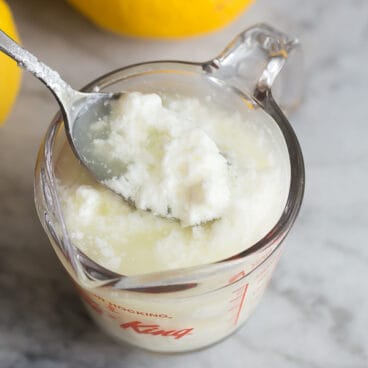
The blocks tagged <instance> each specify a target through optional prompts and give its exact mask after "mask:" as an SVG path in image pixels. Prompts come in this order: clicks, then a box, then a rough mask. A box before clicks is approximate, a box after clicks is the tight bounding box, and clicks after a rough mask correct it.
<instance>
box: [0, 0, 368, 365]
mask: <svg viewBox="0 0 368 368" xmlns="http://www.w3.org/2000/svg"><path fill="white" fill-rule="evenodd" d="M9 3H10V5H11V7H12V8H13V10H14V14H15V17H16V20H17V23H18V26H19V31H20V34H21V37H22V40H23V43H24V45H26V46H27V47H28V48H29V49H31V50H33V51H34V52H35V53H36V54H38V55H39V56H40V57H41V58H43V59H44V60H45V61H46V62H48V63H49V64H50V65H52V66H54V67H55V68H56V69H58V70H60V71H62V74H63V76H64V77H65V78H66V79H67V80H68V81H71V82H73V85H74V86H77V87H80V86H82V85H83V84H85V83H86V82H88V81H89V80H91V79H93V78H94V77H95V76H97V75H100V74H102V73H105V72H107V71H109V70H111V69H114V68H117V67H120V66H123V65H127V64H131V63H134V62H138V61H144V60H148V59H161V58H168V59H170V58H178V59H193V60H204V59H207V58H209V57H211V56H213V55H214V54H216V53H217V52H218V51H220V50H221V49H222V47H223V46H224V44H225V43H226V42H227V41H228V40H229V39H231V38H232V37H233V36H234V35H235V34H236V33H237V32H238V31H240V30H242V29H243V28H245V27H246V26H248V25H251V24H253V23H255V22H257V21H267V22H270V23H271V24H273V25H275V26H277V27H279V28H281V29H284V30H287V31H289V33H294V34H296V35H298V36H299V37H300V38H301V40H302V42H303V45H304V50H305V64H306V66H305V93H304V101H303V103H302V105H301V107H300V109H299V110H298V111H297V113H296V114H294V116H293V117H292V121H293V124H294V127H295V130H296V132H297V134H298V136H299V138H300V142H301V145H302V148H303V151H304V155H305V161H306V173H307V187H306V195H305V201H304V206H303V209H302V212H301V214H300V217H299V219H298V221H297V224H296V225H295V227H294V229H293V231H292V233H291V234H290V236H289V237H288V239H287V243H288V244H287V247H286V251H285V253H284V256H283V258H282V259H281V262H280V264H279V267H278V268H277V271H276V274H275V276H274V278H273V281H272V283H271V286H270V288H269V290H268V292H267V294H266V296H265V297H264V299H263V302H262V303H261V305H260V307H259V308H258V310H257V311H256V313H255V314H254V316H253V317H252V318H251V319H250V321H249V322H248V323H247V324H246V326H245V327H244V328H243V329H241V330H240V331H239V332H238V333H236V334H235V335H233V336H232V337H230V338H229V339H227V340H226V341H224V342H222V343H220V344H218V345H216V346H214V347H211V348H209V349H206V350H203V351H199V352H195V353H190V354H185V355H174V356H162V355H154V354H149V353H145V352H142V351H139V350H136V349H133V348H131V347H126V346H119V345H117V344H115V343H114V342H112V341H111V340H110V339H109V338H108V337H106V336H105V335H103V334H102V333H101V332H100V331H99V330H98V329H97V327H95V326H94V325H93V324H92V323H91V322H90V320H89V318H88V317H87V315H86V313H85V312H84V310H83V307H82V305H81V304H80V302H79V301H78V298H77V296H76V294H75V292H74V291H73V289H72V287H71V284H70V282H69V280H68V279H67V277H66V274H65V273H64V271H63V269H62V267H61V266H60V265H59V262H58V260H57V258H56V256H55V254H54V253H53V251H52V249H51V247H50V246H49V244H48V240H47V239H46V236H45V235H44V233H43V231H42V229H41V226H40V225H39V223H38V220H37V218H36V213H35V210H34V206H33V196H32V175H33V166H34V162H35V158H36V154H37V149H38V145H39V142H40V140H41V138H42V135H43V133H44V131H45V129H46V126H47V124H48V122H49V121H50V119H51V117H52V116H53V114H54V112H55V110H56V108H57V106H56V103H55V102H54V101H53V98H52V97H51V95H50V93H49V92H48V91H47V90H46V89H45V88H44V87H43V86H42V85H41V84H40V83H39V82H38V81H36V80H35V79H33V78H32V77H30V76H28V75H24V79H23V86H22V90H21V93H20V96H19V98H18V101H17V104H16V107H15V109H14V111H13V113H12V115H11V117H10V119H9V121H8V122H7V124H6V126H5V127H3V128H1V129H0V155H1V160H0V203H1V205H0V367H2V368H8V367H9V368H10V367H17V368H18V367H22V368H26V367H27V368H31V367H32V368H43V367H47V368H64V367H73V368H74V367H78V368H83V367H88V368H105V367H106V368H110V367H114V368H115V367H116V368H118V367H132V368H143V367H151V368H155V367H177V368H182V367H193V368H197V367H198V368H199V367H214V368H217V367H224V366H227V367H231V368H240V367H248V366H249V367H254V368H256V367H271V366H272V367H273V368H278V367H283V368H288V367H314V368H317V367H321V368H322V367H323V368H324V367H329V368H332V367H336V368H337V367H339V368H343V367H349V368H364V367H367V366H368V332H367V331H368V330H367V328H368V287H367V281H366V280H367V279H368V248H367V244H366V238H367V235H368V230H367V223H368V213H367V210H366V208H367V204H368V194H367V193H368V191H367V189H366V188H367V184H368V180H367V179H368V145H367V143H366V141H367V138H366V136H367V135H368V123H367V108H366V106H365V104H366V103H365V100H364V98H365V96H366V95H367V91H368V87H367V86H368V69H367V68H366V63H367V62H368V47H367V38H368V3H367V2H366V1H364V0H361V1H358V0H351V1H344V0H336V1H327V0H324V1H321V0H310V1H305V0H294V1H292V0H279V1H273V2H271V1H266V0H257V1H256V4H255V5H254V6H253V7H252V9H251V10H250V11H249V12H247V13H246V14H244V15H243V16H242V17H241V18H240V19H239V20H238V21H237V22H235V23H234V24H232V25H231V26H230V27H228V28H226V29H225V30H223V31H221V32H218V33H216V34H212V35H210V36H207V37H201V38H195V39H191V40H185V41H180V42H157V41H156V42H151V41H142V40H141V41H138V40H135V39H128V38H120V37H117V36H114V35H112V34H108V33H105V32H103V31H100V30H98V29H96V28H95V27H93V26H92V25H90V24H89V23H88V22H87V21H85V20H84V19H83V18H81V17H80V16H79V15H78V14H77V13H75V12H74V11H72V10H71V9H70V8H69V7H68V6H67V5H66V4H65V3H64V2H63V1H60V0H59V1H56V0H54V1H47V0H28V1H25V0H23V1H21V0H12V1H9Z"/></svg>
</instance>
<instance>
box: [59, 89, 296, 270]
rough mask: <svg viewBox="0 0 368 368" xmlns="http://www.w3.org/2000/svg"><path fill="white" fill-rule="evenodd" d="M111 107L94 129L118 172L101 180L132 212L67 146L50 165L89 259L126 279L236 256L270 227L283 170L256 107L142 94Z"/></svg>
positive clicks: (279, 202) (283, 155)
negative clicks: (120, 171) (121, 172)
mask: <svg viewBox="0 0 368 368" xmlns="http://www.w3.org/2000/svg"><path fill="white" fill-rule="evenodd" d="M114 104H115V105H114V108H113V111H112V115H111V118H110V119H109V121H105V120H101V121H98V122H96V123H95V124H94V126H93V129H94V130H95V131H96V132H97V133H99V131H101V137H100V138H96V139H94V141H93V149H94V150H95V152H96V155H100V156H101V155H102V157H106V162H107V163H109V162H114V164H116V162H117V164H118V166H119V167H122V168H124V169H125V172H124V175H122V176H115V177H114V178H113V179H110V180H108V181H107V182H106V184H108V185H109V186H111V187H112V188H113V189H114V190H115V191H116V192H119V193H122V194H123V195H124V196H126V197H129V198H130V199H131V200H132V201H133V202H135V204H136V207H137V209H134V208H133V207H132V206H130V205H129V204H128V203H127V202H126V201H124V200H123V199H122V198H121V197H120V196H118V195H117V194H115V193H113V192H111V191H110V190H108V189H107V188H105V187H103V186H102V185H100V184H98V183H96V182H95V181H94V180H93V179H92V178H91V177H90V176H89V174H88V173H87V172H86V170H85V169H84V168H82V167H81V166H80V165H79V163H78V162H77V161H76V159H75V158H74V156H73V154H72V153H71V151H70V148H69V147H68V146H67V145H66V146H65V148H64V149H63V150H62V152H61V155H60V157H59V162H58V167H57V176H58V178H59V193H60V197H61V204H62V208H63V212H64V217H65V221H66V225H67V228H68V230H69V232H70V235H71V239H72V241H73V242H74V243H75V244H76V245H77V246H78V247H79V248H81V249H82V250H83V251H84V252H85V253H86V254H87V255H88V256H90V257H91V258H92V259H94V260H96V261H97V262H98V263H100V264H102V265H104V266H105V267H107V268H109V269H112V270H114V271H117V272H120V273H122V274H128V275H129V274H141V273H148V272H153V271H160V270H168V269H175V268H180V267H189V266H193V265H198V264H205V263H209V262H213V261H218V260H220V259H224V258H226V257H229V256H232V255H234V254H236V253H239V252H241V251H242V250H244V249H246V248H248V247H249V246H251V245H253V244H254V243H255V242H256V241H258V240H259V239H261V238H262V237H263V236H264V235H265V234H266V233H267V232H268V231H269V230H271V228H272V227H273V226H274V225H275V224H276V222H277V220H278V219H279V218H280V216H281V213H282V211H283V209H284V206H285V203H286V198H287V194H288V191H289V183H290V166H289V158H288V153H287V149H286V145H285V142H284V140H283V138H282V135H281V133H280V131H279V129H278V128H277V127H276V126H275V123H274V122H273V121H272V119H271V118H269V117H268V116H266V115H265V114H264V113H263V112H260V111H256V110H255V111H247V109H246V108H245V107H244V111H242V112H240V111H229V110H227V109H224V108H222V107H219V106H217V105H216V104H215V103H214V102H211V101H210V100H208V101H207V100H206V101H204V100H201V101H200V100H198V99H195V98H189V97H184V96H176V95H175V96H174V95H158V94H147V95H144V94H140V93H130V94H128V95H126V96H125V97H124V98H122V99H120V100H117V101H116V102H115V103H114ZM97 135H98V134H97ZM145 209H149V210H150V212H149V211H146V210H145ZM156 215H159V216H156ZM162 216H172V217H174V218H177V219H179V220H180V221H176V220H170V219H167V218H164V217H162Z"/></svg>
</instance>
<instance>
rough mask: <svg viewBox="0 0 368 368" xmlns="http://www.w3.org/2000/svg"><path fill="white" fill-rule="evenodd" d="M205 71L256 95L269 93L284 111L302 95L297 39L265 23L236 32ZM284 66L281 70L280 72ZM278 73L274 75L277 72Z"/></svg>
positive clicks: (290, 109)
mask: <svg viewBox="0 0 368 368" xmlns="http://www.w3.org/2000/svg"><path fill="white" fill-rule="evenodd" d="M203 68H204V70H205V71H207V72H208V73H210V74H212V75H214V76H215V77H216V78H218V79H221V80H223V81H225V82H226V83H227V84H230V85H232V86H234V87H236V88H238V89H240V90H241V91H244V92H247V93H248V94H250V95H251V96H253V97H255V98H259V96H262V95H263V94H265V93H266V92H268V91H269V90H270V89H271V87H272V94H273V96H274V97H275V99H276V101H277V102H278V104H279V105H280V107H281V108H282V110H283V111H284V112H286V113H288V112H290V111H292V110H293V109H295V108H296V107H297V106H298V104H299V102H300V99H301V87H302V53H301V47H300V43H299V41H298V39H296V38H290V37H288V36H287V35H286V34H284V33H282V32H280V31H278V30H276V29H274V28H273V27H271V26H269V25H266V24H258V25H255V26H253V27H251V28H248V29H247V30H245V31H244V32H242V33H241V34H239V35H238V36H237V37H236V38H235V39H234V40H233V41H232V42H230V44H229V45H228V46H227V47H226V48H225V50H224V51H223V52H222V53H221V54H220V55H219V56H217V57H216V58H215V59H213V60H210V61H209V62H207V63H205V64H204V65H203ZM281 69H283V71H282V73H280V71H281ZM279 73H280V77H279V78H277V77H278V76H279Z"/></svg>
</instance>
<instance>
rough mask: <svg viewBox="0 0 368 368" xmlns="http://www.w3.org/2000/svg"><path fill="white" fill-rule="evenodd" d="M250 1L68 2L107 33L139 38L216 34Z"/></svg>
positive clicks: (78, 0)
mask: <svg viewBox="0 0 368 368" xmlns="http://www.w3.org/2000/svg"><path fill="white" fill-rule="evenodd" d="M252 1H253V0H171V1H165V0H109V1H103V0H69V2H70V3H71V4H72V5H74V7H75V8H77V9H78V10H79V11H80V12H81V13H83V14H84V15H85V16H86V17H88V18H89V19H90V20H92V21H93V22H94V23H96V24H97V25H99V26H101V27H103V28H106V29H108V30H110V31H113V32H117V33H121V34H126V35H132V36H142V37H165V38H174V37H183V36H191V35H195V34H200V33H204V32H209V31H212V30H215V29H217V28H219V27H221V26H224V25H225V24H227V23H229V22H230V21H231V20H233V19H234V18H235V17H236V16H237V15H239V14H240V13H241V12H242V10H244V9H245V8H246V7H247V6H248V5H249V4H250V3H252Z"/></svg>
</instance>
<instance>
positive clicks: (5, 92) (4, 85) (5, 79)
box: [0, 0, 21, 125]
mask: <svg viewBox="0 0 368 368" xmlns="http://www.w3.org/2000/svg"><path fill="white" fill-rule="evenodd" d="M0 29H1V30H3V31H4V32H5V33H7V34H8V35H9V36H10V37H11V38H13V39H14V40H16V41H19V37H18V33H17V30H16V28H15V25H14V21H13V17H12V14H11V12H10V9H9V7H8V5H7V4H6V3H5V2H4V1H3V0H0ZM20 77H21V70H20V69H19V68H18V66H17V64H16V63H15V61H13V60H11V59H10V58H9V57H8V56H6V55H5V54H3V53H0V125H1V124H2V123H4V121H5V119H6V118H7V116H8V114H9V113H10V110H11V108H12V106H13V103H14V101H15V98H16V96H17V93H18V89H19V84H20Z"/></svg>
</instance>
